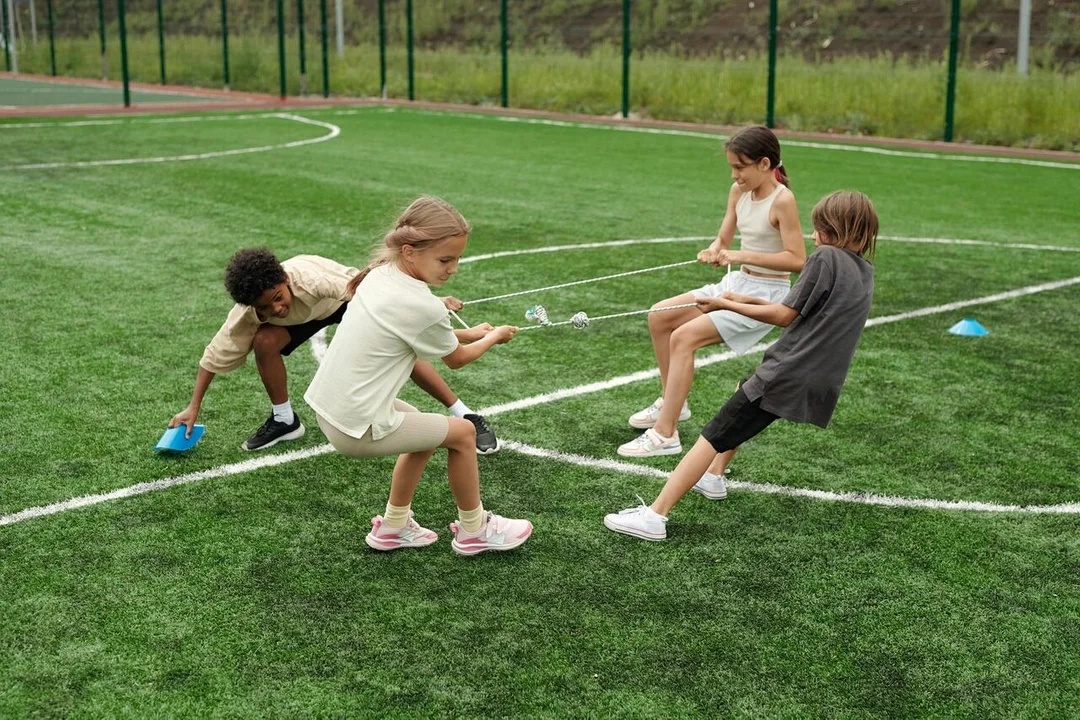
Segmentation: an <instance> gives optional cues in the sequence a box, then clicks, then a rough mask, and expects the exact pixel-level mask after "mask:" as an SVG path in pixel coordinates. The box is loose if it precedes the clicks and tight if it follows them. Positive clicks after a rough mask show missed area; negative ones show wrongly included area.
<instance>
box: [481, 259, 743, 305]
mask: <svg viewBox="0 0 1080 720" xmlns="http://www.w3.org/2000/svg"><path fill="white" fill-rule="evenodd" d="M696 262H697V260H686V261H684V262H677V263H671V264H670V265H657V266H656V267H651V268H644V269H642V270H630V271H629V272H622V273H616V274H615V275H604V276H603V277H594V278H587V279H585V280H575V281H573V282H568V283H560V284H558V285H548V286H547V287H542V288H534V289H532V290H519V291H517V292H512V293H506V294H505V295H493V296H491V297H486V298H480V299H479V300H469V301H468V302H466V303H465V305H466V307H468V306H470V305H479V304H480V303H486V302H492V301H495V300H504V299H506V298H512V297H517V296H519V295H529V294H531V293H538V292H544V291H545V290H558V289H559V288H566V287H573V286H574V285H585V284H586V283H594V282H600V281H601V280H614V279H615V278H622V277H629V276H630V275H640V274H641V273H647V272H655V271H657V270H667V269H668V268H673V267H680V266H682V265H693V264H694V263H696ZM729 269H730V266H729Z"/></svg>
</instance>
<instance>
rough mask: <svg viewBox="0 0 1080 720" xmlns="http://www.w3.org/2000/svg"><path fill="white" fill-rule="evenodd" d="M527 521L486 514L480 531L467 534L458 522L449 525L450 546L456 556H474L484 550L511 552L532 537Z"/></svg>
mask: <svg viewBox="0 0 1080 720" xmlns="http://www.w3.org/2000/svg"><path fill="white" fill-rule="evenodd" d="M532 531H533V526H532V523H531V522H529V521H528V520H511V519H510V518H504V517H503V516H501V515H496V514H495V513H491V512H489V513H486V514H485V516H484V522H483V524H482V525H481V526H480V529H479V530H477V531H476V532H474V533H471V532H469V531H468V530H466V529H465V528H463V527H462V526H461V523H459V522H452V523H450V532H452V533H454V541H453V542H452V543H450V546H451V547H452V548H454V552H456V553H457V554H458V555H476V554H477V553H482V552H484V551H485V550H513V549H514V548H516V547H518V546H519V545H521V544H522V543H524V542H525V541H526V540H528V539H529V536H530V535H532Z"/></svg>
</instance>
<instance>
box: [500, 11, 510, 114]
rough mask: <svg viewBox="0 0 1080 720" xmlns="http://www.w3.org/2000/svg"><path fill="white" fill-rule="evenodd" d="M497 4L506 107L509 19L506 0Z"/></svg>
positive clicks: (506, 105) (508, 80) (507, 104)
mask: <svg viewBox="0 0 1080 720" xmlns="http://www.w3.org/2000/svg"><path fill="white" fill-rule="evenodd" d="M499 5H500V7H499V22H500V25H501V26H502V32H501V34H500V40H499V45H500V51H501V52H502V106H503V107H508V106H509V105H510V75H509V67H508V62H507V60H508V58H507V50H508V48H507V46H508V45H509V38H508V37H507V34H508V25H509V22H510V21H509V18H508V17H507V15H508V14H509V11H508V10H507V7H506V0H502V2H501V3H500V4H499Z"/></svg>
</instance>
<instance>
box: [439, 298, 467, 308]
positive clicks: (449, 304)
mask: <svg viewBox="0 0 1080 720" xmlns="http://www.w3.org/2000/svg"><path fill="white" fill-rule="evenodd" d="M439 299H440V300H442V304H443V305H445V306H446V309H447V310H453V311H454V312H457V311H458V310H460V309H461V308H463V307H465V303H463V302H461V301H460V300H458V299H457V298H456V297H452V296H450V295H447V296H446V297H444V298H439Z"/></svg>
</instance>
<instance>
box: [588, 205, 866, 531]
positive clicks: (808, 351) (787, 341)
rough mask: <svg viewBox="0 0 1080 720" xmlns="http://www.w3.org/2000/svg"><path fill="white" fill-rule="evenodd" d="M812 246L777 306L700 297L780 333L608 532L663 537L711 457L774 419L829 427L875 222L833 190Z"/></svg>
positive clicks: (706, 305) (857, 326) (607, 521)
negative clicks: (658, 485)
mask: <svg viewBox="0 0 1080 720" xmlns="http://www.w3.org/2000/svg"><path fill="white" fill-rule="evenodd" d="M811 219H812V221H813V225H814V244H815V245H816V246H817V250H816V251H815V252H814V253H813V254H811V255H810V257H808V258H807V259H806V265H805V266H804V267H803V271H802V273H801V274H800V275H799V280H798V282H796V283H795V285H794V287H792V288H791V291H790V292H789V293H788V295H787V297H785V298H784V299H783V301H781V302H779V303H766V302H765V301H763V300H760V299H758V298H754V297H750V296H744V295H738V294H735V293H724V295H723V296H721V297H719V298H702V299H700V300H699V301H698V306H699V307H700V308H701V310H702V311H703V312H712V311H714V310H732V311H734V312H737V313H740V314H742V315H746V316H747V317H750V318H753V319H755V320H760V321H762V322H767V323H770V324H772V325H778V326H780V327H782V328H784V331H783V332H782V333H781V335H780V339H779V340H777V341H776V343H775V344H774V345H773V346H772V347H770V348H769V350H768V351H766V353H765V357H764V358H763V359H762V361H761V364H760V365H759V366H758V368H757V370H755V371H754V374H753V375H751V376H750V377H748V378H746V379H745V380H744V381H743V382H742V383H741V384H740V386H739V388H738V389H737V390H736V391H735V394H734V395H732V396H731V398H730V399H729V400H728V401H727V402H726V403H725V404H724V406H723V407H722V408H721V409H720V412H718V413H717V414H716V417H714V418H713V419H712V420H710V421H709V423H708V424H707V425H706V426H705V427H704V429H702V431H701V437H699V438H698V441H697V443H696V444H695V445H694V447H693V448H692V449H691V450H690V452H688V453H687V454H686V456H685V457H684V458H683V459H682V461H681V462H680V463H679V465H678V467H676V468H675V471H674V472H673V473H672V474H671V477H669V478H668V481H667V483H666V484H665V485H664V489H663V490H662V491H661V492H660V495H659V496H658V497H657V498H656V500H655V501H654V502H653V504H652V505H651V506H646V505H644V504H642V505H640V506H638V507H635V508H629V509H627V510H623V511H622V512H619V513H612V514H610V515H607V516H606V517H604V525H605V526H607V527H608V529H610V530H614V531H615V532H621V533H625V534H627V535H633V536H635V537H639V538H642V539H644V540H663V539H665V538H666V537H667V528H666V525H665V524H666V523H667V514H668V513H669V512H670V511H671V509H672V508H674V507H675V504H676V503H677V502H679V500H680V499H681V498H682V496H683V495H685V494H686V493H687V492H688V491H689V490H690V488H691V487H693V486H694V484H695V483H696V482H697V481H698V480H699V479H700V478H701V475H702V473H704V472H705V470H706V469H707V468H708V467H709V464H710V463H711V462H712V461H713V459H714V458H715V457H716V454H717V453H722V452H727V451H728V450H732V449H734V448H736V447H738V446H739V445H740V444H742V443H743V442H745V441H746V440H749V439H750V438H752V437H754V436H755V435H757V434H758V433H760V432H761V431H762V430H764V429H765V428H766V427H768V426H769V425H770V424H771V423H772V422H773V421H774V420H776V419H777V418H784V419H785V420H790V421H792V422H799V423H806V422H809V423H813V424H815V425H819V426H821V427H825V426H826V425H828V424H829V419H830V418H831V417H832V414H833V410H835V408H836V401H837V400H838V399H839V397H840V389H841V388H842V387H843V386H844V379H845V378H846V377H847V373H848V369H849V368H850V367H851V360H852V358H853V357H854V356H855V346H856V345H858V343H859V337H860V336H861V335H862V329H863V326H864V325H865V324H866V318H867V317H868V316H869V314H870V302H871V300H872V299H873V295H874V267H873V265H871V264H870V258H873V255H874V243H875V241H876V239H877V232H878V217H877V213H876V212H875V211H874V206H873V204H872V203H871V202H870V199H869V198H867V197H866V196H865V195H863V194H862V193H857V192H847V191H839V192H834V193H832V194H831V195H828V196H827V197H825V198H823V199H822V200H821V201H820V202H819V203H818V204H817V206H815V207H814V210H813V213H812V216H811Z"/></svg>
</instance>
